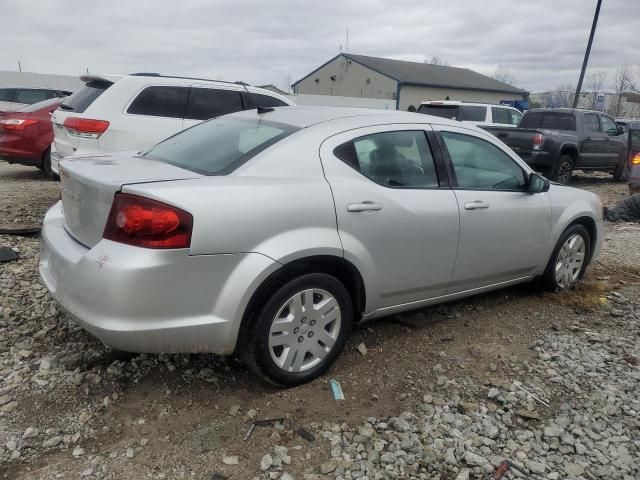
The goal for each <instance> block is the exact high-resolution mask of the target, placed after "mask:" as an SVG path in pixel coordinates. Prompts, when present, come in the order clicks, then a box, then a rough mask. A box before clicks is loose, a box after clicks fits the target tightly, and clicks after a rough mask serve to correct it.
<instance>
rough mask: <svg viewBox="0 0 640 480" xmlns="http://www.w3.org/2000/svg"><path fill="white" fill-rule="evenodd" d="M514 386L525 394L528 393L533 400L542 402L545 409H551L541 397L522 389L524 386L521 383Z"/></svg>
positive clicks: (515, 383)
mask: <svg viewBox="0 0 640 480" xmlns="http://www.w3.org/2000/svg"><path fill="white" fill-rule="evenodd" d="M513 384H514V385H515V386H516V387H517V388H519V389H520V390H522V391H523V392H524V393H526V394H527V395H529V396H531V398H533V399H534V400H536V401H538V402H540V403H541V404H543V405H544V406H545V407H547V408H551V405H549V404H548V403H547V402H545V401H544V400H541V399H540V397H537V396H535V395H534V394H533V393H531V392H530V391H528V390H525V389H524V388H523V387H522V384H521V383H520V382H513Z"/></svg>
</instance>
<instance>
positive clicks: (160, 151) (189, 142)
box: [143, 117, 298, 175]
mask: <svg viewBox="0 0 640 480" xmlns="http://www.w3.org/2000/svg"><path fill="white" fill-rule="evenodd" d="M297 130H298V128H296V127H292V126H290V125H285V124H281V123H276V122H270V121H266V120H262V119H260V118H256V119H246V118H228V117H222V118H215V119H213V120H209V121H208V122H204V123H201V124H199V125H196V126H195V127H191V128H189V129H187V130H184V131H182V132H180V133H178V134H176V135H174V136H173V137H169V138H168V139H166V140H165V141H163V142H160V143H158V144H157V145H156V146H154V147H152V148H151V149H149V150H147V151H146V152H144V153H143V156H144V157H147V158H150V159H152V160H158V161H161V162H165V163H169V164H171V165H175V166H177V167H180V168H184V169H186V170H191V171H192V172H197V173H201V174H203V175H226V174H227V173H229V172H231V171H232V170H234V169H235V168H237V167H238V166H240V165H241V164H242V163H244V162H246V161H247V160H249V159H250V158H252V157H254V156H255V155H257V154H258V153H260V152H262V151H263V150H265V149H266V148H268V147H270V146H271V145H273V144H274V143H276V142H278V141H280V140H282V139H283V138H285V137H287V136H289V135H291V134H292V133H294V132H296V131H297Z"/></svg>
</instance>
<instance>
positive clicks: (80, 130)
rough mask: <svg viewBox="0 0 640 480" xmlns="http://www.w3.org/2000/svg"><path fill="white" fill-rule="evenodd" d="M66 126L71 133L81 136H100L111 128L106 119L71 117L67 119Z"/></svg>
mask: <svg viewBox="0 0 640 480" xmlns="http://www.w3.org/2000/svg"><path fill="white" fill-rule="evenodd" d="M63 126H64V128H66V130H67V132H68V133H69V135H73V136H74V137H80V138H93V139H95V138H100V135H102V134H103V133H104V132H106V131H107V128H109V122H107V121H106V120H94V119H91V118H78V117H69V118H67V119H65V121H64V124H63Z"/></svg>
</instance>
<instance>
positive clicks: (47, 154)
mask: <svg viewBox="0 0 640 480" xmlns="http://www.w3.org/2000/svg"><path fill="white" fill-rule="evenodd" d="M42 170H44V174H45V176H46V177H47V178H48V179H50V180H58V179H59V177H58V176H57V175H56V174H55V173H53V170H52V169H51V149H50V148H47V149H46V150H45V151H44V153H43V154H42Z"/></svg>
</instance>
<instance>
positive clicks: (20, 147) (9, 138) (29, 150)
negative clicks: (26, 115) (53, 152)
mask: <svg viewBox="0 0 640 480" xmlns="http://www.w3.org/2000/svg"><path fill="white" fill-rule="evenodd" d="M34 147H36V145H33V142H30V141H27V140H25V139H24V138H23V137H19V136H16V135H7V134H0V159H1V160H6V161H7V162H9V163H20V164H23V165H31V166H35V165H40V162H41V160H42V153H43V152H40V151H35V148H34Z"/></svg>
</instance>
